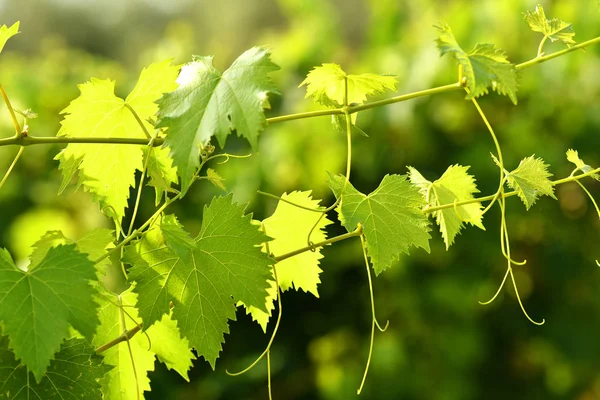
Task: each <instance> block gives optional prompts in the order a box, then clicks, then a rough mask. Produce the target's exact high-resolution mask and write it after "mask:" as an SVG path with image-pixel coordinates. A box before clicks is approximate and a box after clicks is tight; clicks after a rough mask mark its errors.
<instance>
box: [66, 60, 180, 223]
mask: <svg viewBox="0 0 600 400" xmlns="http://www.w3.org/2000/svg"><path fill="white" fill-rule="evenodd" d="M177 71H178V67H176V66H172V65H170V61H169V60H167V61H163V62H160V63H156V64H152V65H150V66H149V67H148V68H146V69H144V70H143V71H142V73H141V74H140V78H139V80H138V82H137V84H136V86H135V88H134V89H133V90H132V91H131V93H130V94H129V95H128V96H127V98H126V99H125V100H123V99H121V98H119V97H117V96H115V94H114V89H115V83H114V82H113V81H111V80H100V79H94V78H92V80H91V81H89V82H86V83H84V84H81V85H79V90H80V91H81V95H80V96H79V97H78V98H77V99H75V100H73V101H72V102H71V104H70V105H69V106H68V107H67V108H65V109H64V110H63V111H62V113H63V114H66V116H65V118H64V119H63V121H62V122H61V124H62V128H61V129H60V131H59V133H58V135H59V136H69V137H89V138H140V139H143V138H145V137H146V136H145V134H144V131H143V130H142V128H141V127H140V125H139V123H138V122H137V120H136V119H135V117H134V115H133V113H132V112H131V111H130V110H129V109H128V108H127V107H126V104H127V105H129V106H131V107H132V108H133V109H134V110H135V111H136V113H137V114H138V115H139V117H140V119H141V120H142V121H143V124H144V126H145V127H146V130H147V131H148V132H150V133H153V132H154V127H153V126H152V125H151V124H150V123H149V122H147V121H146V120H147V119H148V118H150V117H151V116H153V115H154V113H156V111H157V109H158V106H157V105H156V104H155V101H156V100H157V99H158V98H159V97H160V96H161V95H162V94H163V93H164V92H168V91H171V90H173V89H175V88H176V87H177V85H176V84H175V79H176V76H177ZM142 158H143V148H142V146H134V145H128V146H124V145H119V144H95V145H90V144H75V143H71V144H69V145H68V146H67V147H66V148H65V149H64V150H62V151H61V152H60V153H59V154H58V156H57V157H56V159H58V160H59V161H60V169H61V170H62V171H63V185H62V187H61V188H64V187H65V186H66V184H67V183H68V182H70V181H71V179H72V177H73V175H74V174H75V172H76V171H77V170H78V171H79V183H80V184H82V185H83V186H84V188H85V189H86V190H88V191H90V192H92V193H93V195H94V199H95V200H97V201H99V202H100V206H101V208H102V209H103V211H104V212H105V213H106V214H107V215H109V216H111V217H113V218H114V219H115V220H116V221H117V222H120V221H121V219H122V218H123V215H124V213H125V208H126V207H127V199H128V198H129V189H130V188H131V187H135V184H136V182H135V171H136V170H140V171H141V170H142V167H143V161H142ZM151 172H153V171H151ZM153 176H154V173H152V175H151V177H153Z"/></svg>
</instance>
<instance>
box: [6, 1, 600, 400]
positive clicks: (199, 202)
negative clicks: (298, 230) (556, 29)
mask: <svg viewBox="0 0 600 400" xmlns="http://www.w3.org/2000/svg"><path fill="white" fill-rule="evenodd" d="M536 3H537V2H536V1H533V0H531V1H530V0H504V1H496V0H479V1H477V2H472V1H466V0H420V1H408V0H371V1H364V0H252V1H239V0H221V1H218V2H215V1H208V0H207V1H192V0H187V1H184V0H172V1H160V0H128V1H123V0H110V1H109V0H104V1H94V0H86V1H82V0H0V24H4V23H5V24H12V23H13V22H15V21H16V20H20V21H21V31H22V33H21V34H19V35H18V36H16V37H14V38H13V39H11V40H10V41H9V43H8V45H7V46H6V48H5V50H4V52H3V53H2V55H1V56H0V81H1V82H2V85H3V86H4V87H5V89H6V91H7V92H8V93H9V95H10V96H11V99H12V101H13V103H14V105H15V106H16V107H18V108H22V109H24V108H32V109H33V110H34V111H36V112H37V113H38V114H39V118H38V119H36V120H32V121H30V124H29V125H30V132H31V134H33V135H39V136H53V135H55V134H56V132H57V131H58V129H59V121H60V116H59V112H60V111H61V110H62V109H63V108H65V107H66V106H67V105H68V103H69V102H70V101H71V100H72V99H74V98H75V97H77V95H78V89H77V86H76V85H77V84H79V83H82V82H85V81H86V80H88V79H89V78H91V77H97V78H112V79H115V80H116V81H117V93H118V94H120V95H125V94H126V93H128V91H129V90H130V89H131V88H132V87H133V85H134V83H135V80H136V79H137V75H138V74H139V71H140V70H141V69H142V68H143V67H144V66H145V65H148V64H149V63H151V62H154V61H160V60H163V59H166V58H173V59H174V60H175V62H176V63H184V62H186V61H188V60H190V58H191V55H192V54H198V55H215V63H216V65H217V67H218V68H220V69H224V68H226V67H227V66H228V65H229V64H230V63H231V62H232V61H233V60H234V59H235V58H236V57H237V56H238V55H239V54H241V53H242V52H243V51H244V50H245V49H247V48H249V47H251V46H253V45H259V44H266V45H268V46H270V47H271V48H272V51H273V59H274V60H275V62H276V63H278V64H279V65H280V66H281V71H278V72H276V73H274V74H273V78H274V80H275V81H276V83H277V86H278V87H279V88H280V91H281V93H282V95H281V96H273V97H272V101H271V104H272V110H271V111H269V112H268V114H269V115H281V114H287V113H293V112H301V111H307V110H312V109H316V106H315V105H313V104H312V103H311V101H310V100H306V99H304V89H299V88H297V86H298V84H299V83H300V82H301V81H302V80H303V79H304V76H305V75H306V73H307V72H308V71H309V70H310V69H311V68H312V67H313V66H315V65H319V64H321V63H323V62H336V63H339V64H341V65H342V67H343V68H344V69H345V70H346V71H348V72H350V73H362V72H380V73H391V74H395V75H397V77H398V80H399V85H398V90H399V92H400V93H406V92H410V91H415V90H421V89H426V88H429V87H433V86H437V85H442V84H447V83H450V82H453V81H454V80H455V79H456V68H455V64H454V62H453V61H452V60H450V59H447V58H442V59H440V57H439V55H438V51H437V50H436V48H435V45H434V42H433V40H434V39H435V37H436V32H435V30H434V29H433V28H432V25H433V24H435V23H437V22H439V21H446V22H448V23H449V24H450V25H451V27H452V28H453V30H454V33H455V35H456V36H457V39H458V40H459V42H460V43H461V44H462V45H463V47H464V48H471V47H472V46H473V45H474V44H475V43H477V42H490V43H495V44H496V45H497V46H499V47H500V48H502V49H504V50H506V52H507V53H508V56H509V59H510V60H511V61H513V62H522V61H526V60H529V59H530V58H532V57H534V56H535V54H536V51H537V45H538V43H539V40H540V39H541V36H540V35H539V34H537V33H533V32H531V31H530V30H529V27H528V26H527V24H526V23H525V22H524V21H523V16H522V12H524V11H526V10H532V9H534V8H535V5H536ZM541 3H542V4H543V5H544V7H545V9H546V14H547V16H549V17H554V16H556V17H560V18H562V19H564V20H567V21H570V22H573V24H574V27H575V31H576V33H577V35H576V37H575V39H576V40H578V41H583V40H586V39H590V38H593V37H596V36H598V35H600V11H599V8H598V7H599V5H598V3H597V1H596V0H579V1H568V0H563V1H541ZM561 48H562V47H561V45H558V44H551V43H548V44H547V47H546V51H547V52H550V51H555V50H558V49H561ZM599 78H600V46H597V47H594V48H589V49H588V50H587V51H586V52H583V51H577V52H574V53H571V54H569V55H567V56H565V57H561V58H558V59H555V60H553V61H550V62H547V63H544V64H541V65H538V66H536V67H533V68H528V69H526V70H524V71H523V72H522V74H521V83H520V89H519V93H518V95H519V105H518V106H517V107H515V106H513V105H512V104H511V103H510V101H509V100H508V98H506V97H500V96H498V95H496V94H492V95H490V96H487V97H486V98H484V99H482V100H481V102H480V103H481V105H482V107H483V108H484V110H485V111H486V112H487V114H488V116H489V119H490V122H491V123H492V125H493V126H494V127H495V129H496V132H497V135H498V137H499V140H500V143H501V145H502V148H503V149H504V157H505V164H506V165H507V168H509V169H512V168H514V167H516V165H517V164H518V162H519V160H520V159H522V158H523V157H526V156H530V155H532V154H534V153H535V154H536V156H539V157H542V158H543V159H544V160H545V161H546V162H547V163H549V164H551V171H552V173H553V174H554V175H555V176H556V177H565V176H567V175H568V174H569V173H570V171H571V170H572V168H573V166H572V165H571V164H569V163H568V162H567V160H566V158H565V151H566V150H567V149H568V148H575V149H578V150H579V152H580V155H581V156H582V157H583V158H584V160H585V161H586V162H587V163H589V164H590V165H592V166H598V165H600V150H599V149H600V101H599V100H600V79H599ZM463 97H464V96H463V94H461V93H460V92H451V93H446V94H442V95H438V96H435V97H430V98H419V99H416V100H412V101H409V102H404V103H401V104H395V105H391V106H387V107H385V108H380V109H376V110H369V111H365V112H362V113H361V114H360V116H359V119H358V125H359V126H360V127H361V128H362V129H363V130H364V131H366V132H367V133H368V134H369V136H370V137H369V138H365V137H359V136H357V137H355V139H354V163H353V166H352V177H353V183H354V184H355V186H356V187H357V188H358V189H360V190H362V191H363V192H370V191H371V190H373V189H374V188H375V187H376V186H377V185H378V182H380V180H381V179H382V177H383V176H384V175H385V174H386V173H406V166H407V165H412V166H414V167H416V168H417V169H419V170H420V171H421V172H422V173H423V174H424V175H425V176H426V177H427V178H429V179H431V180H433V179H436V178H437V177H439V176H440V175H441V174H442V173H443V172H444V170H445V169H446V167H447V166H448V165H451V164H455V163H460V164H462V165H471V166H472V167H471V170H470V171H471V173H473V174H474V175H475V176H476V178H477V183H478V186H479V188H480V189H481V192H482V194H491V193H493V192H494V191H495V189H496V187H497V182H496V180H497V170H496V167H495V166H494V164H493V162H492V161H491V159H490V157H489V153H490V152H491V151H493V150H494V148H493V143H492V141H491V139H490V136H489V134H488V132H487V131H486V129H485V127H484V125H483V123H482V121H481V120H480V118H479V117H478V115H477V113H476V110H475V109H474V108H473V107H472V105H471V104H470V103H469V102H466V101H464V100H463ZM0 112H1V114H0V135H2V136H3V137H8V136H10V135H12V125H11V122H10V118H9V116H8V113H7V112H6V107H5V106H4V105H2V106H0ZM16 150H17V149H16V148H6V147H4V148H0V170H1V171H5V170H6V168H7V167H8V165H9V164H10V162H11V161H12V158H13V157H14V154H15V153H16ZM59 150H60V149H59V147H54V146H47V147H46V146H32V147H29V148H27V149H26V151H25V154H24V156H23V157H22V159H21V161H20V162H19V164H18V165H17V167H16V170H15V171H14V173H13V175H12V176H11V177H10V178H9V180H8V182H7V183H6V185H5V186H4V187H3V188H2V190H1V191H0V210H1V212H0V244H1V245H2V246H3V247H7V248H9V250H10V251H11V252H12V254H13V256H14V258H15V259H17V260H20V261H21V262H26V261H25V260H26V258H27V256H28V254H29V247H30V245H31V244H32V243H33V242H34V241H35V240H37V239H38V238H39V237H40V235H41V234H43V233H44V232H45V231H47V230H56V229H61V230H62V231H63V232H64V233H65V234H66V235H67V236H68V237H71V238H77V237H79V236H81V235H82V234H83V233H85V232H86V231H87V230H90V229H92V228H94V227H98V226H107V227H110V225H109V221H108V220H107V219H106V218H105V217H104V216H102V215H101V214H100V213H99V212H98V210H97V207H96V205H95V204H93V203H92V202H91V198H90V196H89V195H88V194H86V193H83V192H82V191H78V192H74V191H73V189H74V188H73V187H71V188H70V189H68V190H67V191H66V193H65V194H63V195H61V196H57V194H56V193H57V191H58V187H59V184H60V174H59V171H58V170H57V166H58V164H57V162H56V161H53V157H54V156H55V155H56V154H57V153H58V151H59ZM227 151H228V152H230V153H238V154H242V153H245V152H248V151H249V147H248V145H247V144H246V143H244V142H243V141H241V140H231V141H230V142H229V143H228V147H227ZM344 163H345V138H344V137H343V136H340V135H339V134H337V133H336V132H334V130H332V128H331V126H330V122H329V119H328V118H327V117H322V118H315V119H310V120H298V121H292V122H287V123H285V124H276V125H273V126H269V127H267V128H266V130H265V132H264V133H263V134H262V135H261V138H260V151H259V153H258V154H255V155H253V156H252V157H251V158H250V159H246V160H232V161H230V162H229V163H228V164H226V165H220V166H217V167H216V169H217V171H218V172H219V173H220V174H221V175H222V176H223V177H224V178H225V179H226V182H225V183H226V185H227V188H228V190H229V191H231V192H233V193H234V196H235V198H236V199H237V200H238V201H240V202H245V203H249V208H248V210H249V211H252V212H254V215H255V217H256V218H259V219H262V218H265V217H267V216H269V215H270V213H272V212H273V210H274V207H275V205H276V204H275V202H274V201H273V200H271V199H268V198H264V197H259V196H257V194H256V190H259V189H260V190H264V191H267V192H271V193H276V194H280V193H283V192H285V191H288V192H289V191H292V190H296V189H301V190H313V192H314V195H315V196H316V197H317V198H320V199H324V202H325V203H328V204H331V202H333V197H332V195H331V193H329V191H328V189H327V187H326V180H327V174H326V171H332V172H342V171H343V170H344ZM2 173H3V172H2ZM586 185H587V186H588V188H589V190H590V191H591V193H592V194H594V195H596V196H598V195H600V185H599V184H598V183H597V182H586ZM146 192H147V196H146V200H145V201H144V202H143V204H142V210H141V215H142V217H148V216H149V215H151V213H152V211H153V198H154V196H153V194H152V192H151V189H149V188H147V189H146V191H145V193H146ZM220 193H222V192H220V190H219V189H217V188H214V187H212V186H209V185H208V184H197V185H195V187H194V188H193V189H192V190H191V192H190V193H189V195H188V196H187V197H186V198H185V199H184V201H181V202H180V203H179V204H177V205H175V206H174V207H173V208H172V209H171V211H173V212H175V213H176V214H177V215H178V217H180V219H181V220H182V222H183V223H184V224H185V226H186V227H187V229H188V230H190V231H191V232H193V233H196V232H197V231H198V229H199V226H200V223H201V212H202V207H203V205H204V204H205V203H206V202H207V201H208V200H209V199H210V198H211V197H212V196H213V195H215V194H220ZM556 194H557V197H558V201H555V200H552V199H550V198H542V199H540V200H539V201H538V203H537V204H536V205H535V206H534V207H533V208H532V209H531V210H530V211H528V212H526V211H525V208H524V206H523V205H522V204H521V203H520V202H519V201H518V199H517V198H511V199H509V200H508V229H509V233H510V235H511V239H512V251H513V257H514V258H515V259H524V258H526V259H527V260H528V263H527V265H526V266H524V267H518V268H517V269H516V271H515V274H516V277H517V281H518V285H519V287H520V294H521V296H522V298H523V301H524V303H525V306H526V307H527V309H528V311H529V313H530V314H531V315H532V316H533V318H535V319H537V320H540V319H542V318H545V319H546V324H545V325H543V326H541V327H539V326H535V325H533V324H531V323H530V322H528V321H527V320H526V318H525V317H524V316H523V314H522V312H521V310H520V309H519V306H518V304H517V301H516V298H515V296H514V293H513V290H512V289H511V288H510V286H509V285H507V288H506V289H505V290H504V291H503V292H502V294H501V295H500V296H499V298H498V299H497V300H496V301H495V302H494V303H492V304H491V305H488V306H481V305H479V304H478V303H477V301H478V300H486V299H488V298H489V297H490V296H491V295H492V294H493V293H494V292H495V290H496V287H497V285H498V284H499V282H500V280H501V278H502V276H503V274H504V272H505V262H504V259H503V257H502V255H501V253H500V248H499V211H498V209H497V207H496V208H494V209H493V210H492V211H491V212H489V213H488V214H487V215H486V218H485V220H484V224H485V225H486V227H487V231H485V232H482V231H479V230H478V229H476V228H468V229H466V230H465V231H463V234H462V235H461V236H459V237H458V238H457V240H456V244H455V245H454V246H452V247H451V248H450V250H449V251H446V249H445V248H444V245H443V243H442V240H441V238H440V236H439V233H438V232H433V236H434V238H433V240H432V242H431V254H427V253H425V252H424V251H422V250H415V251H413V254H411V256H410V257H404V256H403V257H402V258H401V259H400V261H399V262H398V263H397V265H395V266H394V267H393V268H391V269H390V270H388V271H386V272H385V273H383V274H382V275H381V276H379V277H378V278H377V279H375V281H374V289H375V298H376V307H377V313H378V317H379V319H380V320H382V321H385V320H387V319H389V321H390V328H389V330H388V331H387V332H385V333H378V334H377V335H376V338H375V347H374V353H373V359H372V362H371V369H370V374H369V377H368V380H367V383H366V386H365V389H364V391H363V394H362V395H361V398H363V399H442V400H453V399H457V400H458V399H461V400H462V399H484V398H485V399H507V398H510V399H579V400H592V399H600V340H598V332H600V296H599V295H598V293H599V288H600V269H599V268H598V267H597V266H596V265H595V262H594V260H595V259H600V246H599V245H598V243H599V238H600V223H599V222H600V221H599V218H598V215H597V214H596V211H595V210H594V208H593V206H592V205H591V203H590V202H589V200H588V199H587V198H586V197H585V195H584V193H583V192H582V191H581V189H580V188H579V187H577V186H576V185H575V184H571V185H563V186H560V187H558V188H557V193H556ZM330 218H335V215H331V216H330ZM139 220H140V221H141V220H145V219H144V218H140V219H139ZM341 232H342V229H341V228H340V227H339V226H332V227H331V229H330V233H331V234H332V235H333V234H339V233H341ZM324 253H325V258H324V260H323V261H322V268H323V270H324V272H323V274H322V276H321V280H322V284H321V285H320V288H319V291H320V298H319V299H316V298H314V297H313V296H312V295H309V294H306V293H303V292H300V293H296V292H286V293H285V294H284V296H283V301H284V315H283V321H282V325H281V327H280V330H279V334H278V336H277V339H276V342H275V344H274V346H273V349H272V377H273V394H274V398H275V399H280V400H282V399H289V400H292V399H298V400H299V399H323V400H338V399H339V400H342V399H344V400H345V399H351V398H355V396H356V389H357V387H358V385H359V383H360V380H361V377H362V373H363V368H364V363H365V361H366V357H367V352H368V346H369V333H370V318H371V316H370V303H369V294H368V286H367V277H366V274H365V270H364V266H363V264H362V263H363V260H362V253H361V249H360V244H359V242H358V241H345V242H342V243H339V244H336V245H334V246H331V247H329V248H327V249H325V250H324ZM230 325H231V334H230V335H227V336H226V343H225V345H224V352H223V353H222V356H221V358H220V359H219V360H218V362H217V369H216V371H214V372H213V371H212V370H211V369H210V367H209V366H208V364H207V363H205V362H204V361H203V360H198V361H197V362H196V363H195V364H196V365H195V367H194V369H193V370H192V372H191V383H187V382H185V381H184V380H183V379H182V378H181V377H179V376H178V375H177V374H176V373H174V372H172V371H167V370H166V368H165V367H164V366H163V365H162V364H158V363H157V365H156V371H155V372H153V373H151V379H152V392H150V393H147V398H148V399H205V400H216V399H228V400H229V399H266V398H267V389H266V386H267V385H266V364H265V363H264V362H263V363H261V364H259V365H258V366H257V367H256V368H254V369H253V370H252V371H251V372H249V373H248V374H246V375H244V376H241V377H237V378H233V377H229V376H227V375H226V374H225V369H226V368H227V369H230V370H239V369H241V368H243V367H245V366H246V365H247V364H249V363H250V362H251V361H252V360H253V359H254V358H255V357H256V356H257V355H258V354H260V352H262V350H263V349H264V346H265V345H266V343H267V340H268V336H267V335H264V334H263V333H262V331H261V329H260V328H259V326H258V325H256V324H255V323H252V322H251V321H250V318H249V317H248V316H246V315H245V313H244V312H243V311H242V310H240V311H239V312H238V320H237V321H235V322H231V324H230ZM271 329H272V326H270V327H269V331H268V333H270V330H271Z"/></svg>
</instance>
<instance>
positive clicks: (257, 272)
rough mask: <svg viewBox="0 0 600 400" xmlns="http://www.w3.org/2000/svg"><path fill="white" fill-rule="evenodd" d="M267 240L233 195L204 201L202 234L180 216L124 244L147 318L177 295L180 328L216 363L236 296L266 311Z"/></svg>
mask: <svg viewBox="0 0 600 400" xmlns="http://www.w3.org/2000/svg"><path fill="white" fill-rule="evenodd" d="M267 240H268V238H267V236H266V235H265V234H264V233H262V232H260V230H259V228H258V227H257V226H256V225H253V224H252V223H251V215H244V207H242V206H239V205H237V204H232V196H231V195H229V196H226V197H217V198H214V199H213V200H212V202H211V203H210V205H209V206H208V207H205V208H204V212H203V223H202V228H201V230H200V233H199V235H198V236H197V237H196V238H195V239H192V238H191V237H190V236H189V234H188V233H187V232H186V231H184V230H183V228H182V227H181V225H180V224H179V223H178V222H177V220H176V219H175V218H174V217H173V216H167V217H164V218H162V222H161V223H160V225H158V226H155V227H153V228H152V229H151V230H150V232H148V233H147V234H146V235H145V236H144V238H143V239H141V240H138V241H137V242H136V243H134V244H132V245H130V246H127V248H126V249H125V261H126V262H128V263H130V264H131V265H133V266H132V268H131V269H130V275H129V276H130V278H131V279H132V280H133V281H135V282H136V287H135V291H136V292H137V293H139V294H140V301H139V305H138V306H139V309H140V315H141V316H142V319H143V320H144V321H145V323H146V324H152V323H153V322H155V321H157V320H159V319H161V318H162V314H166V313H168V312H169V303H170V302H171V301H172V302H173V304H174V308H173V318H174V319H175V320H176V321H177V325H178V326H179V329H180V331H181V334H182V335H183V336H185V337H187V338H188V340H189V341H190V345H191V346H192V347H194V348H195V349H196V350H197V352H198V354H199V355H201V356H203V357H204V359H206V360H207V361H208V362H209V363H210V364H211V366H212V367H213V368H214V365H215V361H216V359H217V357H218V355H219V352H220V350H221V343H222V342H223V339H224V338H223V334H224V333H228V332H229V328H228V324H227V321H228V319H231V320H235V304H236V302H238V301H242V302H244V303H245V304H247V305H250V306H254V307H258V308H260V309H262V310H265V297H266V295H267V293H266V288H267V287H268V283H267V279H269V277H270V276H269V272H270V265H271V264H272V260H271V259H270V258H269V257H268V256H267V255H266V254H265V253H263V252H262V251H261V249H260V246H261V245H262V243H264V242H266V241H267Z"/></svg>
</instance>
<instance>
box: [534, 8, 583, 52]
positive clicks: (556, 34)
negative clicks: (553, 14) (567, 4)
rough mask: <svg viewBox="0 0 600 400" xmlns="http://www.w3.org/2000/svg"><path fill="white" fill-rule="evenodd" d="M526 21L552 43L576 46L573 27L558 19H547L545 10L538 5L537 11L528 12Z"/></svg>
mask: <svg viewBox="0 0 600 400" xmlns="http://www.w3.org/2000/svg"><path fill="white" fill-rule="evenodd" d="M524 18H525V21H527V23H528V24H529V26H530V27H531V30H532V31H534V32H540V33H542V34H543V35H544V36H546V37H547V38H549V39H550V40H551V41H553V42H556V41H560V42H562V43H564V44H566V45H567V46H570V45H573V44H575V43H576V42H575V40H573V37H574V36H575V32H574V31H573V25H572V24H571V23H570V22H565V21H563V20H560V19H558V18H553V19H546V14H545V13H544V8H543V7H542V6H541V5H540V4H538V5H537V6H536V7H535V11H527V12H526V13H525V15H524Z"/></svg>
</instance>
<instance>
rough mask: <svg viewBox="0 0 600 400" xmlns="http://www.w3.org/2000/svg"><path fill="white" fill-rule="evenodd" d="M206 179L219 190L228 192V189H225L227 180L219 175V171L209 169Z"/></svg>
mask: <svg viewBox="0 0 600 400" xmlns="http://www.w3.org/2000/svg"><path fill="white" fill-rule="evenodd" d="M206 179H208V181H209V182H210V183H212V184H213V185H215V186H216V187H218V188H219V189H223V190H225V191H227V188H226V187H225V184H224V183H223V182H224V181H225V179H223V178H222V177H221V175H219V174H218V173H217V171H215V170H214V169H212V168H209V169H207V170H206Z"/></svg>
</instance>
